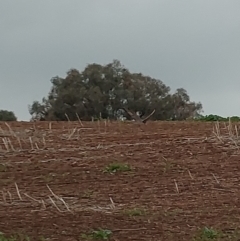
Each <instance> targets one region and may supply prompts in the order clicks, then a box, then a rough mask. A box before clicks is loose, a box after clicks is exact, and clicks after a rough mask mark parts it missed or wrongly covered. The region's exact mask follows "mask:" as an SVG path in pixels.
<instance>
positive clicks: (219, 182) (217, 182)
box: [212, 173, 220, 184]
mask: <svg viewBox="0 0 240 241" xmlns="http://www.w3.org/2000/svg"><path fill="white" fill-rule="evenodd" d="M212 176H213V178H214V179H215V181H216V182H217V184H219V183H220V182H219V180H218V179H217V177H216V176H215V175H214V173H212Z"/></svg>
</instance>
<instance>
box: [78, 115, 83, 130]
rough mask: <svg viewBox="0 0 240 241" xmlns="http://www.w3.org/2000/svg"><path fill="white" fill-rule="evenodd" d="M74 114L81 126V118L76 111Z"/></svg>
mask: <svg viewBox="0 0 240 241" xmlns="http://www.w3.org/2000/svg"><path fill="white" fill-rule="evenodd" d="M76 116H77V119H78V122H79V123H80V125H81V126H82V127H83V123H82V121H81V119H80V118H79V115H78V113H77V112H76Z"/></svg>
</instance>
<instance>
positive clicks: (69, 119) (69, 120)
mask: <svg viewBox="0 0 240 241" xmlns="http://www.w3.org/2000/svg"><path fill="white" fill-rule="evenodd" d="M65 116H66V118H67V120H68V122H69V123H70V122H71V121H70V119H69V117H68V115H67V113H65Z"/></svg>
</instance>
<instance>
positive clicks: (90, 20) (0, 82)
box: [0, 0, 240, 120]
mask: <svg viewBox="0 0 240 241" xmlns="http://www.w3.org/2000/svg"><path fill="white" fill-rule="evenodd" d="M239 9H240V1H239V0H228V1H226V0H194V1H192V0H181V1H179V0H148V1H146V0H121V1H120V0H115V1H113V0H101V1H96V0H95V1H94V0H69V1H66V0H51V1H50V0H49V1H47V0H46V1H32V0H18V1H11V0H8V1H1V2H0V34H1V37H0V109H6V110H10V111H13V112H14V113H15V114H16V116H17V117H18V120H29V119H30V118H31V116H30V114H29V112H28V105H30V104H32V102H33V101H34V100H39V101H41V100H42V98H43V97H46V96H47V94H48V92H49V91H50V88H51V82H50V80H51V78H53V77H55V76H60V77H65V76H66V72H67V71H68V70H69V69H71V68H76V69H78V70H79V71H82V70H84V68H85V67H86V65H87V64H91V63H98V64H104V65H105V64H108V63H110V62H112V61H113V59H118V60H119V61H120V62H121V63H122V64H123V65H124V66H125V67H126V68H127V69H129V70H130V71H131V72H138V73H139V72H141V73H142V74H144V75H149V76H151V77H154V78H157V79H160V80H162V81H163V82H164V84H166V85H167V86H170V87H171V89H172V91H175V89H177V88H185V89H186V90H187V92H188V94H189V96H190V98H191V100H192V101H196V102H198V101H200V102H201V103H202V104H203V110H204V114H206V115H207V114H218V115H222V116H232V115H238V116H240V94H239V93H240V14H239Z"/></svg>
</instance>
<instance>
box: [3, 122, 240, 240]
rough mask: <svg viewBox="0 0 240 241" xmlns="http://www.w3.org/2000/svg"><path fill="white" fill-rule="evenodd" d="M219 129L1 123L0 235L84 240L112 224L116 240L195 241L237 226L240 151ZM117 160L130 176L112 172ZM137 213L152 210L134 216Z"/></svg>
mask: <svg viewBox="0 0 240 241" xmlns="http://www.w3.org/2000/svg"><path fill="white" fill-rule="evenodd" d="M213 125H214V124H213V123H200V122H199V123H198V122H148V123H147V124H146V125H138V124H135V123H117V122H98V123H97V122H95V123H91V122H89V123H87V122H86V123H83V127H82V126H81V125H80V124H79V123H77V122H71V123H70V122H52V124H51V125H49V123H48V122H36V123H27V122H26V123H25V122H10V123H9V126H10V129H9V127H8V126H6V125H5V123H0V127H1V137H0V143H1V149H0V188H1V189H0V191H2V193H0V217H1V218H0V231H1V232H4V233H7V234H8V233H14V232H15V233H19V232H20V233H25V234H27V235H29V236H30V237H33V238H37V237H39V236H44V237H45V238H49V239H50V240H81V234H82V233H87V232H88V231H91V230H92V229H97V228H105V229H109V230H111V231H112V232H113V235H112V240H190V238H191V237H192V236H193V235H194V234H195V233H196V231H197V230H198V229H199V228H202V227H204V226H208V227H210V226H213V227H214V228H217V229H221V230H222V231H228V230H233V229H236V228H238V226H239V218H240V211H239V210H240V209H239V207H240V202H239V171H240V165H239V158H238V150H237V149H236V148H234V145H231V143H230V144H229V143H220V142H219V141H218V140H217V138H215V137H214V135H213V132H212V130H213ZM223 129H224V127H223ZM29 137H31V138H30V139H29ZM3 138H9V139H8V140H10V142H11V145H10V144H9V150H8V151H7V147H6V143H5V144H4V140H3ZM6 140H7V139H5V141H6ZM19 140H20V143H19ZM35 143H37V145H36V144H35ZM12 147H13V149H12ZM114 162H118V163H128V164H129V165H130V166H131V170H130V171H128V172H116V173H113V174H111V173H107V172H104V169H105V167H106V166H107V165H109V164H111V163H114ZM61 198H62V199H61ZM134 208H139V209H141V210H144V213H143V214H142V215H140V216H136V217H135V216H134V215H133V216H131V215H127V213H126V211H127V210H134Z"/></svg>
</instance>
